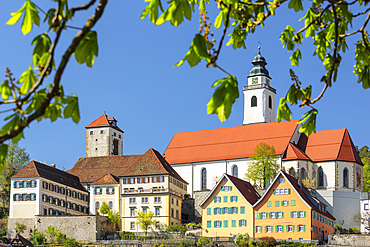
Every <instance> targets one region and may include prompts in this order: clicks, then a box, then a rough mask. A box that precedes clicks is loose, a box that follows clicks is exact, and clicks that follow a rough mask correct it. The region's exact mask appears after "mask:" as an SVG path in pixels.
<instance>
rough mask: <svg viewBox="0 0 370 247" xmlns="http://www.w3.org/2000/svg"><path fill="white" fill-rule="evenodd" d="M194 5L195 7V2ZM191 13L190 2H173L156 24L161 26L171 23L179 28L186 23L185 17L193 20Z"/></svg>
mask: <svg viewBox="0 0 370 247" xmlns="http://www.w3.org/2000/svg"><path fill="white" fill-rule="evenodd" d="M192 5H194V2H192ZM191 12H192V9H191V7H190V4H189V2H188V0H171V1H170V6H169V7H168V9H167V10H166V11H165V12H164V13H163V14H162V15H161V16H160V17H159V18H158V20H157V22H156V23H155V24H157V25H161V24H163V23H164V22H166V21H170V22H171V25H173V26H175V27H177V26H178V25H180V24H181V23H182V22H183V21H184V16H185V18H186V19H188V20H191ZM193 12H194V10H193Z"/></svg>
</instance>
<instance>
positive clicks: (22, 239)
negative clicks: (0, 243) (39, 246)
mask: <svg viewBox="0 0 370 247" xmlns="http://www.w3.org/2000/svg"><path fill="white" fill-rule="evenodd" d="M19 240H20V241H21V242H22V243H23V244H24V246H27V247H33V244H32V243H31V242H30V241H29V240H27V239H25V238H24V237H23V236H22V235H20V234H19V233H17V234H16V235H15V236H14V238H13V239H12V241H11V242H10V245H9V246H17V245H16V244H15V243H18V241H19ZM18 246H19V245H18Z"/></svg>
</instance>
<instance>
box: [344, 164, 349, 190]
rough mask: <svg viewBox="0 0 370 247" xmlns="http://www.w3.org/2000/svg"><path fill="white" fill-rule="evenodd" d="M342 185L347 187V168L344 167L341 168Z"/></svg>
mask: <svg viewBox="0 0 370 247" xmlns="http://www.w3.org/2000/svg"><path fill="white" fill-rule="evenodd" d="M343 187H344V188H348V169H347V168H344V170H343Z"/></svg>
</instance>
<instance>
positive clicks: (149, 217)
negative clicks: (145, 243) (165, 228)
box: [136, 210, 159, 238]
mask: <svg viewBox="0 0 370 247" xmlns="http://www.w3.org/2000/svg"><path fill="white" fill-rule="evenodd" d="M136 213H137V215H136V219H137V226H138V227H139V228H140V229H141V230H142V231H144V232H145V238H146V235H147V233H148V231H149V230H152V229H153V227H154V226H155V225H156V224H157V223H159V222H158V221H157V220H156V219H153V217H154V213H153V212H152V211H150V210H149V211H148V212H143V211H137V212H136Z"/></svg>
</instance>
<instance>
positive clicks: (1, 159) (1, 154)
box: [0, 143, 8, 174]
mask: <svg viewBox="0 0 370 247" xmlns="http://www.w3.org/2000/svg"><path fill="white" fill-rule="evenodd" d="M7 155H8V144H4V143H3V144H1V145H0V174H3V172H4V168H5V160H6V156H7Z"/></svg>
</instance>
